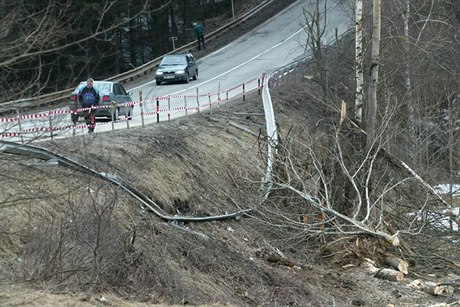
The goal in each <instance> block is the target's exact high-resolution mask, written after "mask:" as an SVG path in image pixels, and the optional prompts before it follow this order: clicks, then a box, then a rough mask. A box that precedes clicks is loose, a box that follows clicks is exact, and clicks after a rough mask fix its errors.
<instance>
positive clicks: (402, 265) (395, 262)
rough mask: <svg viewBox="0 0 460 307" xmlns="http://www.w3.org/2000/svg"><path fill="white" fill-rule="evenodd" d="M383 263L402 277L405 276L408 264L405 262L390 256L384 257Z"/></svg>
mask: <svg viewBox="0 0 460 307" xmlns="http://www.w3.org/2000/svg"><path fill="white" fill-rule="evenodd" d="M383 261H384V262H385V264H386V265H389V266H391V267H392V268H394V269H396V270H398V271H400V272H401V273H403V274H404V275H407V273H408V268H409V264H408V263H407V262H406V261H404V260H402V259H399V258H398V257H395V256H392V255H386V256H384V257H383Z"/></svg>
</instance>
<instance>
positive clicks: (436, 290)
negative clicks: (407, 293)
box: [422, 282, 454, 296]
mask: <svg viewBox="0 0 460 307" xmlns="http://www.w3.org/2000/svg"><path fill="white" fill-rule="evenodd" d="M422 291H423V292H425V293H428V294H431V295H434V296H438V295H442V294H452V293H454V289H453V288H452V287H451V286H447V285H440V284H437V283H434V282H425V283H423V286H422Z"/></svg>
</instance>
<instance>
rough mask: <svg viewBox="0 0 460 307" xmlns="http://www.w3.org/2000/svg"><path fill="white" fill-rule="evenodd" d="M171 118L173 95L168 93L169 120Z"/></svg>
mask: <svg viewBox="0 0 460 307" xmlns="http://www.w3.org/2000/svg"><path fill="white" fill-rule="evenodd" d="M170 120H171V95H168V122H169V121H170Z"/></svg>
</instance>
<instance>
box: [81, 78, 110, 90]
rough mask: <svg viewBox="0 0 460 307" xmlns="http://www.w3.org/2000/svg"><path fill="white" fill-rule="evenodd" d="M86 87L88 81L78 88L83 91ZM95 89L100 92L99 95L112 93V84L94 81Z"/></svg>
mask: <svg viewBox="0 0 460 307" xmlns="http://www.w3.org/2000/svg"><path fill="white" fill-rule="evenodd" d="M85 85H86V81H85V82H82V83H80V85H79V86H78V90H81V89H82V88H84V87H85ZM93 86H94V88H95V89H96V90H97V91H98V92H99V93H102V92H103V93H108V92H110V83H109V82H99V81H94V83H93Z"/></svg>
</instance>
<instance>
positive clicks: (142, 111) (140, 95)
mask: <svg viewBox="0 0 460 307" xmlns="http://www.w3.org/2000/svg"><path fill="white" fill-rule="evenodd" d="M139 106H140V108H141V121H142V128H144V127H145V122H144V101H142V90H140V91H139Z"/></svg>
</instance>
